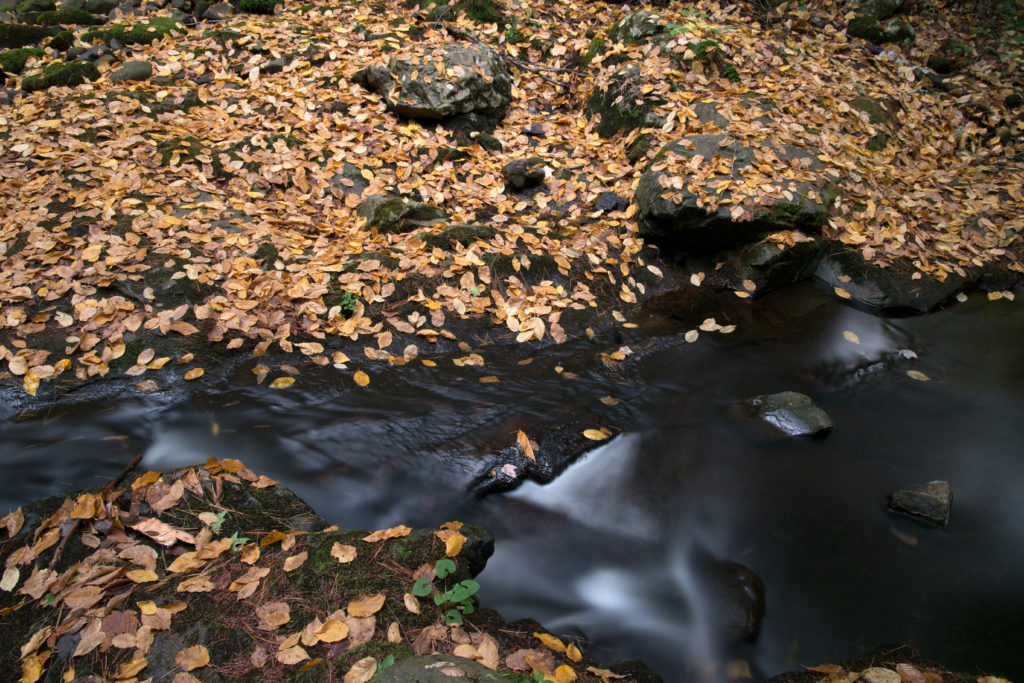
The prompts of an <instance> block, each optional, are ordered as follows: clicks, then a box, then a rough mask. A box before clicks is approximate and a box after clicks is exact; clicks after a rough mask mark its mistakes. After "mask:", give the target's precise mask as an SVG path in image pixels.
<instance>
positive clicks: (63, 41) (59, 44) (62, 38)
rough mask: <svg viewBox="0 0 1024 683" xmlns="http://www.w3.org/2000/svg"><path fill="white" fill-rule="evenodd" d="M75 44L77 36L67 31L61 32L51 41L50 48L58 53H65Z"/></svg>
mask: <svg viewBox="0 0 1024 683" xmlns="http://www.w3.org/2000/svg"><path fill="white" fill-rule="evenodd" d="M74 44H75V34H74V33H72V32H71V31H68V30H67V29H65V30H63V31H61V32H60V33H58V34H57V35H55V36H54V37H53V38H51V39H50V47H52V48H53V49H54V50H57V51H58V52H64V51H65V50H67V49H68V48H70V47H71V46H72V45H74Z"/></svg>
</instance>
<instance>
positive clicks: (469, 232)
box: [420, 225, 498, 249]
mask: <svg viewBox="0 0 1024 683" xmlns="http://www.w3.org/2000/svg"><path fill="white" fill-rule="evenodd" d="M497 234H498V231H497V229H495V228H493V227H491V226H489V225H452V226H450V227H448V228H445V229H444V230H442V231H441V232H439V233H437V234H431V233H426V234H421V235H420V236H421V237H422V238H423V241H424V242H426V243H427V245H429V246H431V247H438V248H441V249H450V248H451V243H452V242H458V243H459V244H461V245H462V246H469V245H470V244H472V243H473V242H476V241H477V240H483V241H485V242H486V241H487V240H489V239H491V238H492V237H494V236H495V235H497Z"/></svg>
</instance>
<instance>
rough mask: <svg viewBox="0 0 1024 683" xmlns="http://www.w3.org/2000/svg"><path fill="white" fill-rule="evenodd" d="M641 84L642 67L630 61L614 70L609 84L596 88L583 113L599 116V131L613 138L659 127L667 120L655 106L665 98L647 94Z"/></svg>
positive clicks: (605, 136)
mask: <svg viewBox="0 0 1024 683" xmlns="http://www.w3.org/2000/svg"><path fill="white" fill-rule="evenodd" d="M642 86H643V80H642V78H641V77H640V70H639V69H638V68H637V67H636V66H634V65H629V66H623V67H621V68H620V69H618V70H617V71H616V72H615V73H613V74H612V76H611V78H609V79H608V84H607V85H606V86H603V87H602V86H601V85H598V86H596V87H595V88H594V90H593V92H591V94H590V97H589V98H587V104H586V106H585V107H584V109H583V113H584V114H586V115H587V116H589V117H590V118H594V117H600V119H601V120H600V122H599V123H598V125H597V134H598V135H600V136H601V137H603V138H612V137H615V135H617V134H619V133H628V132H630V131H632V130H635V129H637V128H660V127H661V126H662V124H664V120H663V119H662V118H661V117H659V116H657V115H656V114H654V112H653V109H654V107H656V106H657V105H659V104H661V103H663V102H664V100H662V99H661V98H659V97H658V96H657V95H655V94H653V92H652V93H648V94H644V93H643V91H642ZM638 103H639V104H638Z"/></svg>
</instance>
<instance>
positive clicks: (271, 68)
mask: <svg viewBox="0 0 1024 683" xmlns="http://www.w3.org/2000/svg"><path fill="white" fill-rule="evenodd" d="M291 62H292V60H291V57H287V56H285V57H278V58H276V59H271V60H269V61H267V62H266V63H265V64H264V65H263V66H262V67H260V71H262V72H263V73H265V74H276V73H281V72H282V71H284V68H285V67H286V66H288V65H289V64H291Z"/></svg>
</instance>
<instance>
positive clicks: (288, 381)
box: [267, 376, 295, 389]
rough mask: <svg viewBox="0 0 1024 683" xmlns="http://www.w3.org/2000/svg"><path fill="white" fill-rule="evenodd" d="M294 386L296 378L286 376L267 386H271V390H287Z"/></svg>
mask: <svg viewBox="0 0 1024 683" xmlns="http://www.w3.org/2000/svg"><path fill="white" fill-rule="evenodd" d="M293 384H295V378H294V377H288V376H284V377H278V378H277V379H275V380H274V381H273V382H271V383H270V384H269V385H267V386H269V387H270V388H271V389H287V388H288V387H290V386H291V385H293Z"/></svg>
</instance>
